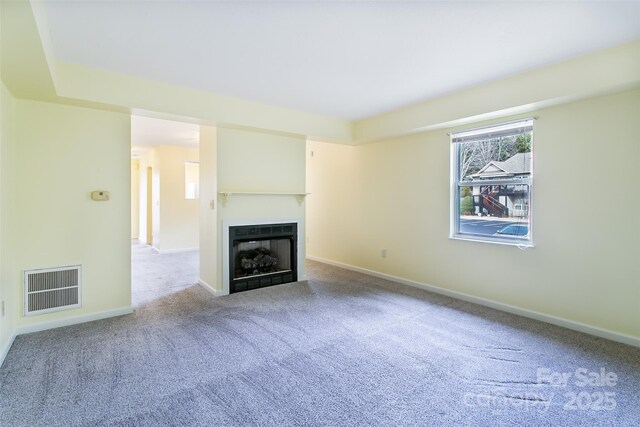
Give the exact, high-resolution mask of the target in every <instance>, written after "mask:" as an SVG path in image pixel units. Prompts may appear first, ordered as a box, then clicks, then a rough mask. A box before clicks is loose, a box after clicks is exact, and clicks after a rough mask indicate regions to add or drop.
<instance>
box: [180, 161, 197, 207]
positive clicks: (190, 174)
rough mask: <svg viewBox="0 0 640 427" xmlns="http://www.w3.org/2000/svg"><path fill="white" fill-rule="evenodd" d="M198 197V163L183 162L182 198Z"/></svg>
mask: <svg viewBox="0 0 640 427" xmlns="http://www.w3.org/2000/svg"><path fill="white" fill-rule="evenodd" d="M199 197H200V163H196V162H184V198H185V199H197V198H199Z"/></svg>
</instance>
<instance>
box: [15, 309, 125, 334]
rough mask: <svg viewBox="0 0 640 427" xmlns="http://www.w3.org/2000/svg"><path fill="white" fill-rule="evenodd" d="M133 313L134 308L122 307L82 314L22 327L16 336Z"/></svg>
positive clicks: (18, 329)
mask: <svg viewBox="0 0 640 427" xmlns="http://www.w3.org/2000/svg"><path fill="white" fill-rule="evenodd" d="M131 313H133V308H132V307H122V308H116V309H113V310H107V311H101V312H98V313H91V314H82V315H79V316H73V317H66V318H64V319H56V320H51V321H48V322H42V323H35V324H33V325H25V326H20V327H19V328H17V330H16V335H22V334H30V333H32V332H40V331H46V330H48V329H55V328H62V327H64V326H71V325H77V324H78V323H85V322H93V321H94V320H102V319H107V318H109V317H118V316H124V315H126V314H131Z"/></svg>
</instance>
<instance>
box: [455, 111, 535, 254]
mask: <svg viewBox="0 0 640 427" xmlns="http://www.w3.org/2000/svg"><path fill="white" fill-rule="evenodd" d="M532 153H533V119H525V120H518V121H514V122H508V123H501V124H497V125H494V126H491V127H484V128H479V129H471V130H466V131H461V132H456V133H452V134H451V159H452V162H451V165H452V166H451V181H452V188H451V237H453V238H460V239H467V240H479V241H486V242H496V243H507V244H514V245H524V246H531V242H532V240H531V187H532V177H533V169H532V163H533V162H532V157H533V156H532Z"/></svg>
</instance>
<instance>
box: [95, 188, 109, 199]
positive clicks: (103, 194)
mask: <svg viewBox="0 0 640 427" xmlns="http://www.w3.org/2000/svg"><path fill="white" fill-rule="evenodd" d="M91 200H95V201H97V202H105V201H107V200H109V192H108V191H104V190H96V191H92V192H91Z"/></svg>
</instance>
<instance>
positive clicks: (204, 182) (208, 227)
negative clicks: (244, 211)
mask: <svg viewBox="0 0 640 427" xmlns="http://www.w3.org/2000/svg"><path fill="white" fill-rule="evenodd" d="M216 140H217V129H216V128H214V127H210V126H200V147H199V148H200V201H199V202H200V203H199V214H200V217H199V220H200V224H199V228H200V230H199V231H200V241H199V243H200V281H201V282H203V283H204V284H205V285H207V286H209V287H210V288H212V289H216V287H217V286H216V280H217V275H216V274H217V268H218V252H217V239H218V229H217V227H216V218H217V212H218V203H217V191H218V174H217V172H218V165H217V142H216ZM212 203H213V205H212Z"/></svg>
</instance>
